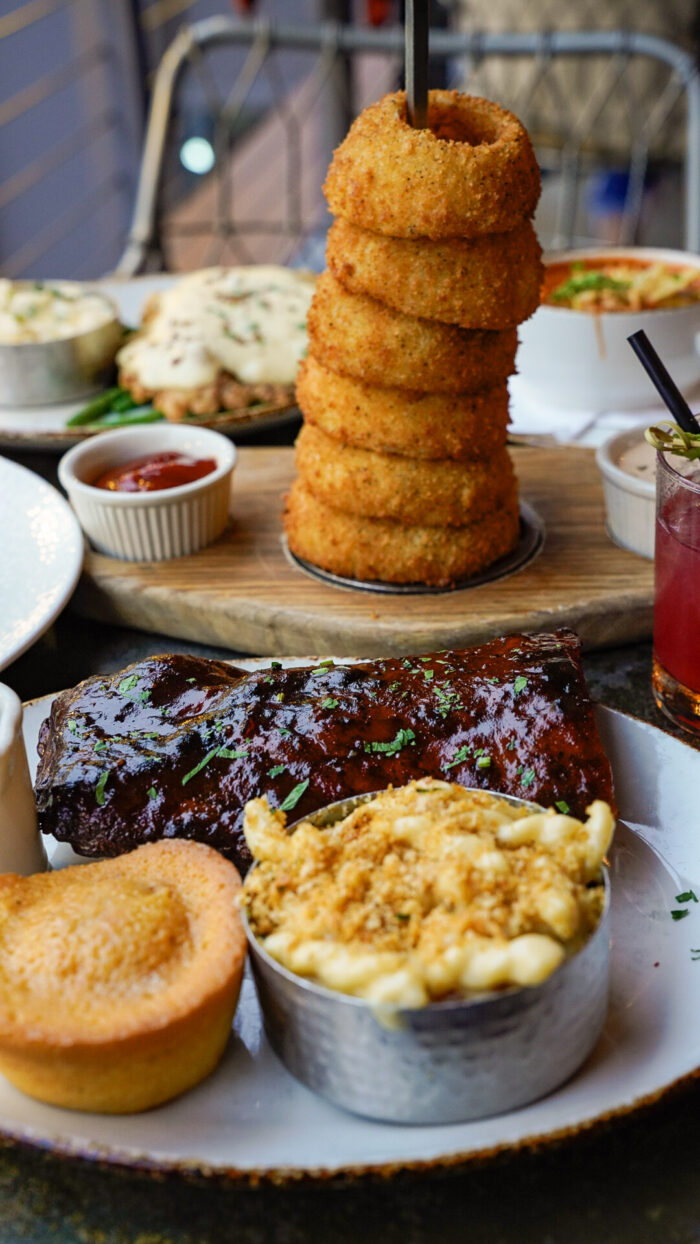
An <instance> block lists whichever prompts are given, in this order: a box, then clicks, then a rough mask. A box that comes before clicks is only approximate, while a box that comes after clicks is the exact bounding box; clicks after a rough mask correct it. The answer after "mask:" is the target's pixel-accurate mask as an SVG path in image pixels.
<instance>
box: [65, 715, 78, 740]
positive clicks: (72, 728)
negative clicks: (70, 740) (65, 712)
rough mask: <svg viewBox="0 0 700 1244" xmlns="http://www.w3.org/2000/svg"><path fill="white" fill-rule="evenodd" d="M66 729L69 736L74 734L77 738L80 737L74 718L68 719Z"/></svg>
mask: <svg viewBox="0 0 700 1244" xmlns="http://www.w3.org/2000/svg"><path fill="white" fill-rule="evenodd" d="M68 729H69V730H70V732H71V734H76V735H77V736H78V737H80V730H79V729H78V723H77V721H76V720H75V717H70V718H69V719H68Z"/></svg>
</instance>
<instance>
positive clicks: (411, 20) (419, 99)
mask: <svg viewBox="0 0 700 1244" xmlns="http://www.w3.org/2000/svg"><path fill="white" fill-rule="evenodd" d="M429 36H430V0H406V25H405V39H406V112H407V116H408V123H409V125H412V126H413V128H414V129H416V130H425V129H427V127H428V40H429Z"/></svg>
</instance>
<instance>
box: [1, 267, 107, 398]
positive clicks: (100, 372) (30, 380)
mask: <svg viewBox="0 0 700 1244" xmlns="http://www.w3.org/2000/svg"><path fill="white" fill-rule="evenodd" d="M123 338H124V329H123V326H122V325H121V323H120V322H119V313H118V310H117V307H116V305H115V304H114V303H113V302H112V300H111V299H110V298H108V297H107V296H106V295H105V294H103V293H102V292H101V291H100V290H97V289H91V288H90V287H89V286H88V285H83V284H81V283H80V282H77V281H9V280H6V279H0V405H2V406H40V405H45V404H51V403H54V402H67V401H72V400H73V399H75V398H80V397H85V396H87V395H88V394H90V393H94V392H97V391H98V390H99V389H100V388H102V387H103V386H104V384H105V382H106V381H107V380H108V379H109V377H110V374H111V372H112V369H113V367H114V360H115V356H116V353H117V350H118V349H119V347H120V345H121V344H122V341H123Z"/></svg>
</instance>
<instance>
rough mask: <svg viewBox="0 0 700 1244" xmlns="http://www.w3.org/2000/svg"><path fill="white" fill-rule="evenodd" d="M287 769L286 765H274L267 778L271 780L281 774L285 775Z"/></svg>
mask: <svg viewBox="0 0 700 1244" xmlns="http://www.w3.org/2000/svg"><path fill="white" fill-rule="evenodd" d="M286 768H287V766H286V765H273V766H272V768H271V769H268V771H267V776H268V777H271V778H276V777H279V775H280V773H284V771H285V769H286Z"/></svg>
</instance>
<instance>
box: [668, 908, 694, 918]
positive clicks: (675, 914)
mask: <svg viewBox="0 0 700 1244" xmlns="http://www.w3.org/2000/svg"><path fill="white" fill-rule="evenodd" d="M689 915H690V912H689V911H688V908H687V907H681V908H680V909H679V908H675V909H674V910H673V911H672V912H671V919H672V920H684V919H685V917H686V916H689Z"/></svg>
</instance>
